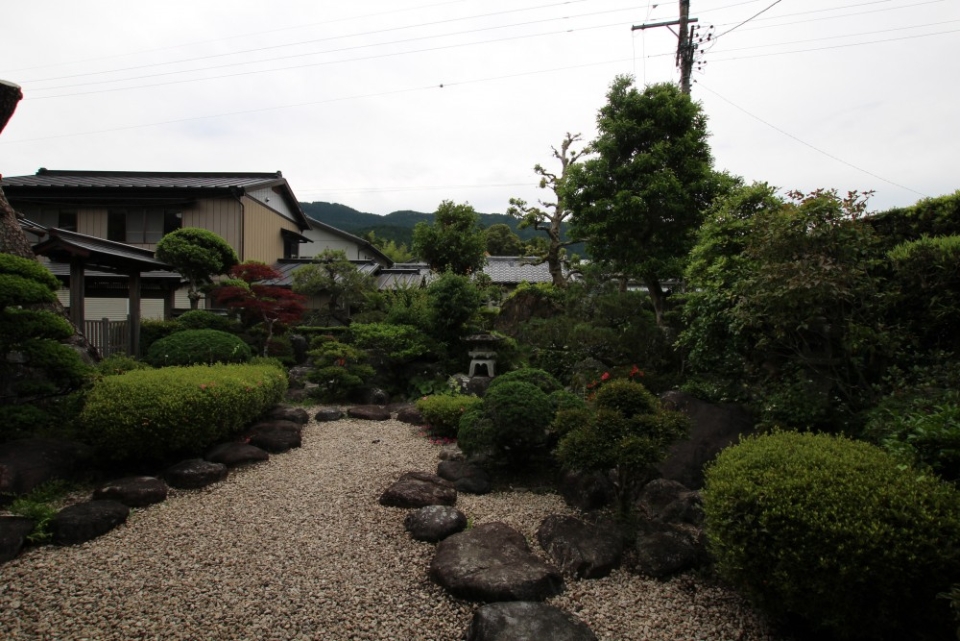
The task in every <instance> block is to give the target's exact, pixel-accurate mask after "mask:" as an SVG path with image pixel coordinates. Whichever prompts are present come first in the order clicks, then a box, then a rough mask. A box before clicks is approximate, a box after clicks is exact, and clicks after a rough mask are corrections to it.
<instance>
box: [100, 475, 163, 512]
mask: <svg viewBox="0 0 960 641" xmlns="http://www.w3.org/2000/svg"><path fill="white" fill-rule="evenodd" d="M167 490H168V488H167V484H166V483H164V482H163V480H162V479H158V478H154V477H152V476H128V477H126V478H122V479H117V480H116V481H110V482H109V483H105V484H103V485H101V486H100V487H98V488H97V489H95V490H94V491H93V496H92V497H91V499H92V500H94V501H104V500H110V501H119V502H120V503H123V504H124V505H126V506H127V507H146V506H147V505H153V504H154V503H160V502H161V501H165V500H166V499H167Z"/></svg>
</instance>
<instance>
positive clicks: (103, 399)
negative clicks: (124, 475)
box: [81, 365, 287, 460]
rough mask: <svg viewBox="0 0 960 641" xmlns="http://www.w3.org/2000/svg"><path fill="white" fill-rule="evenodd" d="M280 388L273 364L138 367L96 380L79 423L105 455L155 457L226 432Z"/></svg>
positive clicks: (196, 446)
mask: <svg viewBox="0 0 960 641" xmlns="http://www.w3.org/2000/svg"><path fill="white" fill-rule="evenodd" d="M286 389H287V377H286V374H285V373H284V371H283V370H282V369H280V368H278V367H274V366H271V365H213V366H203V365H201V366H194V367H166V368H162V369H151V370H136V371H131V372H127V373H126V374H121V375H119V376H110V377H106V378H103V379H102V380H100V381H98V382H97V384H96V385H95V386H94V388H93V389H92V390H91V391H90V393H89V395H88V396H87V403H86V406H85V407H84V409H83V412H82V414H81V421H82V423H83V427H84V433H85V434H86V436H87V438H88V440H89V441H90V442H91V443H92V444H93V445H95V446H97V448H98V449H99V450H100V452H101V453H102V455H103V456H104V457H105V458H107V459H113V460H137V459H148V460H159V459H163V458H164V457H166V456H167V455H169V454H173V453H179V452H186V451H191V452H197V453H199V452H201V451H202V450H203V449H205V448H207V447H209V446H210V445H213V444H215V443H216V442H217V441H219V440H222V439H226V438H228V437H230V436H232V435H233V434H235V433H236V432H238V431H239V430H241V429H242V428H243V427H244V426H245V425H247V424H248V423H249V422H250V421H252V420H253V419H255V418H256V417H258V416H260V415H262V414H263V413H264V412H265V411H266V410H267V409H269V408H270V407H272V406H273V405H275V404H277V403H279V402H280V401H281V400H282V398H283V395H284V392H286Z"/></svg>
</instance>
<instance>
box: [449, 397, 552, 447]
mask: <svg viewBox="0 0 960 641" xmlns="http://www.w3.org/2000/svg"><path fill="white" fill-rule="evenodd" d="M482 412H483V414H482V416H483V420H481V421H474V423H473V424H471V425H470V429H473V431H474V432H475V433H469V434H465V433H463V430H464V426H465V424H464V422H463V421H462V420H461V422H460V430H459V431H458V433H457V441H458V442H459V443H460V448H461V449H462V450H463V451H464V453H465V454H467V455H468V456H472V455H474V454H478V453H480V452H479V451H476V450H474V449H472V448H473V445H472V444H473V443H477V444H478V446H484V447H487V448H488V449H490V450H492V451H490V452H489V453H491V454H493V455H494V456H496V457H498V458H502V459H503V460H505V461H508V462H512V463H519V462H523V461H526V460H527V459H528V458H529V457H530V455H531V454H532V453H533V449H534V448H535V447H537V446H538V445H541V444H542V443H543V442H544V441H545V439H546V432H547V427H548V426H549V425H550V422H551V421H552V420H553V415H554V411H553V406H552V405H551V403H550V397H548V396H547V395H546V394H545V393H544V392H543V391H542V390H541V389H540V388H539V387H537V386H536V385H533V384H532V383H523V382H513V383H510V382H508V383H504V384H502V385H498V386H497V387H490V388H489V389H487V393H486V394H485V395H484V397H483V406H482ZM468 431H469V429H468Z"/></svg>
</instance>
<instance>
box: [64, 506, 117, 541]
mask: <svg viewBox="0 0 960 641" xmlns="http://www.w3.org/2000/svg"><path fill="white" fill-rule="evenodd" d="M129 514H130V508H128V507H127V506H126V505H124V504H123V503H120V502H119V501H87V502H86V503H77V504H76V505H71V506H69V507H65V508H63V509H62V510H60V511H59V512H57V513H56V514H55V515H54V517H53V518H52V519H50V532H51V533H52V534H53V542H54V543H56V544H57V545H76V544H78V543H84V542H86V541H89V540H91V539H95V538H97V537H98V536H103V535H104V534H106V533H107V532H109V531H110V530H112V529H113V528H115V527H117V526H118V525H120V524H121V523H124V522H125V521H126V520H127V516H129Z"/></svg>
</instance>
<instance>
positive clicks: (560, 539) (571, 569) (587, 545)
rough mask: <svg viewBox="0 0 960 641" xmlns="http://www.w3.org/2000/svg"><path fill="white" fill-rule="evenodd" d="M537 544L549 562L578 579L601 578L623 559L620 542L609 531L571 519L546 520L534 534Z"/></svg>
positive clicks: (615, 533) (614, 534) (554, 518)
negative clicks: (544, 552)
mask: <svg viewBox="0 0 960 641" xmlns="http://www.w3.org/2000/svg"><path fill="white" fill-rule="evenodd" d="M537 540H538V541H539V542H540V546H541V547H542V548H543V549H544V550H545V551H546V553H547V555H548V556H549V557H550V560H551V561H553V562H554V563H556V564H557V565H558V566H559V567H560V569H561V570H563V571H564V572H566V573H568V574H572V575H573V576H576V577H578V578H584V579H599V578H601V577H605V576H607V575H608V574H610V572H611V570H613V569H614V568H615V567H617V566H619V565H620V559H621V557H622V556H623V540H622V539H621V538H620V534H619V533H618V532H616V531H615V530H614V529H613V528H604V527H600V526H596V525H591V524H589V523H584V522H583V521H581V520H580V519H577V518H574V517H572V516H561V515H559V514H554V515H551V516H548V517H547V518H546V519H544V520H543V523H541V524H540V529H538V530H537Z"/></svg>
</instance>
